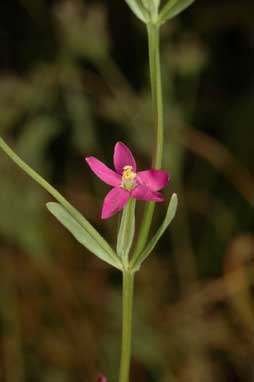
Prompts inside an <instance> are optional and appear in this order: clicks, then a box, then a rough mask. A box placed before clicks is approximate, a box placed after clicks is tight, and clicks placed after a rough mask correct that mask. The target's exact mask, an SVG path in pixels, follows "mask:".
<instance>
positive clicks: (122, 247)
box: [116, 199, 136, 262]
mask: <svg viewBox="0 0 254 382" xmlns="http://www.w3.org/2000/svg"><path fill="white" fill-rule="evenodd" d="M135 207H136V201H135V199H130V200H129V202H128V204H127V206H126V207H125V208H124V210H123V212H122V217H121V223H120V228H119V231H118V235H117V247H116V248H117V249H116V252H117V254H118V256H120V257H121V258H122V259H123V262H125V261H127V260H128V255H129V252H130V249H131V246H132V243H133V239H134V234H135Z"/></svg>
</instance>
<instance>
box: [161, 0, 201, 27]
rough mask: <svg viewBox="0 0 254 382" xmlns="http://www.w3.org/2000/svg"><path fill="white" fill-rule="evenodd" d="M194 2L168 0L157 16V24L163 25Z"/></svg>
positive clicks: (189, 0)
mask: <svg viewBox="0 0 254 382" xmlns="http://www.w3.org/2000/svg"><path fill="white" fill-rule="evenodd" d="M194 1H195V0H169V1H168V2H167V4H166V5H165V6H164V7H163V8H162V10H161V12H160V14H159V17H158V21H159V24H164V23H165V22H166V21H167V20H170V19H172V18H173V17H175V16H177V15H178V14H179V13H181V12H183V11H184V10H185V9H186V8H188V7H189V6H190V5H191V4H192V3H194Z"/></svg>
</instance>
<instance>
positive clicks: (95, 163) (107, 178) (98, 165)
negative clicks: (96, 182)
mask: <svg viewBox="0 0 254 382" xmlns="http://www.w3.org/2000/svg"><path fill="white" fill-rule="evenodd" d="M86 161H87V163H88V165H89V167H90V169H91V170H92V171H93V172H94V173H95V174H96V175H97V176H98V178H100V179H101V180H102V181H103V182H105V183H107V184H109V185H110V186H113V187H114V186H120V184H121V177H120V175H119V174H117V173H116V172H115V171H112V170H111V169H110V168H108V167H107V166H106V165H105V164H104V163H102V162H101V161H100V160H98V159H96V158H95V157H88V158H86Z"/></svg>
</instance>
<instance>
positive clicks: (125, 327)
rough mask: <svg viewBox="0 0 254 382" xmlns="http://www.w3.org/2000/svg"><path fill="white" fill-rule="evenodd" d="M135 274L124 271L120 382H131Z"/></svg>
mask: <svg viewBox="0 0 254 382" xmlns="http://www.w3.org/2000/svg"><path fill="white" fill-rule="evenodd" d="M133 285H134V272H132V271H129V270H125V271H123V292H122V293H123V299H122V351H121V363H120V373H119V382H129V374H130V360H131V331H132V301H133Z"/></svg>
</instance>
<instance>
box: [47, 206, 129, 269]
mask: <svg viewBox="0 0 254 382" xmlns="http://www.w3.org/2000/svg"><path fill="white" fill-rule="evenodd" d="M47 208H48V210H49V211H50V212H51V213H52V214H53V215H54V216H55V217H56V219H57V220H58V221H59V222H60V223H61V224H62V225H63V226H64V227H65V228H67V230H68V231H69V232H70V233H71V234H72V235H73V236H74V237H75V239H76V240H77V241H78V242H79V243H80V244H82V245H83V246H84V247H86V248H87V249H88V250H89V251H90V252H92V253H93V254H94V255H96V256H97V257H99V258H100V259H101V260H104V261H105V262H106V263H108V264H110V265H112V266H113V267H115V268H118V269H121V268H122V265H121V262H120V261H119V259H118V257H117V256H116V254H115V253H114V251H113V250H112V249H111V251H106V250H105V249H104V248H102V246H101V245H100V243H99V242H98V241H96V239H95V238H94V237H92V236H91V234H90V233H89V232H88V231H87V230H86V229H85V228H84V227H82V226H81V224H80V223H79V222H78V221H77V220H76V219H75V218H74V217H73V216H72V215H71V214H70V213H69V212H68V211H67V210H66V209H65V208H64V207H62V206H61V204H59V203H55V202H50V203H47ZM109 248H110V247H109Z"/></svg>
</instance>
